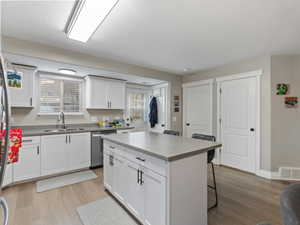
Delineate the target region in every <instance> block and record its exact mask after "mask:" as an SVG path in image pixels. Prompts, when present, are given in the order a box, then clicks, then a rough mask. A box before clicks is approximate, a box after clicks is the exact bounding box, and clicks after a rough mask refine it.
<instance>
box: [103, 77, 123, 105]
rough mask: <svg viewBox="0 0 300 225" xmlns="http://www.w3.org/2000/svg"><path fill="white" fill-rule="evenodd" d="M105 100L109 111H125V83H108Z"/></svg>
mask: <svg viewBox="0 0 300 225" xmlns="http://www.w3.org/2000/svg"><path fill="white" fill-rule="evenodd" d="M107 99H108V102H109V108H110V109H125V83H124V82H119V81H110V82H108V88H107Z"/></svg>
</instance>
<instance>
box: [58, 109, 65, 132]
mask: <svg viewBox="0 0 300 225" xmlns="http://www.w3.org/2000/svg"><path fill="white" fill-rule="evenodd" d="M58 121H61V122H62V128H63V129H66V128H67V127H66V120H65V114H64V112H63V111H61V112H60V113H59V115H58Z"/></svg>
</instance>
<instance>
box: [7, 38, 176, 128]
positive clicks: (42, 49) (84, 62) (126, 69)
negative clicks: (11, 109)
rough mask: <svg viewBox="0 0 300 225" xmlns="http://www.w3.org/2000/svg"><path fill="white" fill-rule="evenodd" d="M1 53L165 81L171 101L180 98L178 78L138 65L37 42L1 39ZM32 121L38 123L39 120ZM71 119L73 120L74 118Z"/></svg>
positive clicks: (173, 125) (173, 122) (18, 113)
mask: <svg viewBox="0 0 300 225" xmlns="http://www.w3.org/2000/svg"><path fill="white" fill-rule="evenodd" d="M2 50H3V51H4V52H8V53H12V54H17V55H26V56H32V57H37V58H41V59H48V60H52V61H57V62H63V63H69V64H75V65H80V66H86V67H91V68H96V69H102V70H108V71H113V72H120V73H124V74H131V75H138V76H141V77H149V78H154V79H159V80H164V81H168V82H169V84H170V96H171V101H172V99H173V96H174V95H179V96H180V98H181V96H182V89H181V76H179V75H175V74H170V73H167V72H162V71H157V70H153V69H148V68H145V67H141V66H136V65H130V64H126V63H121V62H117V61H114V60H109V59H104V58H100V57H95V56H91V55H87V54H83V53H78V52H73V51H70V50H65V49H61V48H56V47H52V46H49V45H44V44H40V43H34V42H30V41H23V40H19V39H15V38H11V37H3V39H2ZM171 103H172V102H171ZM171 103H170V104H169V105H170V110H171V118H173V117H176V121H171V128H172V129H175V130H180V131H181V129H182V122H181V121H182V113H181V111H180V112H179V113H175V112H173V110H172V104H171ZM23 112H24V113H26V112H25V111H24V110H20V112H16V113H14V115H15V116H16V118H18V116H17V115H20V114H22V113H23ZM95 113H96V112H95ZM100 116H101V114H100ZM87 118H88V116H87ZM36 119H37V120H41V119H39V118H36ZM73 119H74V120H76V118H73ZM84 120H85V119H84Z"/></svg>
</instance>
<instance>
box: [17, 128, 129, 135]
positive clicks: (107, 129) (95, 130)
mask: <svg viewBox="0 0 300 225" xmlns="http://www.w3.org/2000/svg"><path fill="white" fill-rule="evenodd" d="M45 129H47V128H45ZM130 129H134V127H118V128H101V127H99V128H91V129H86V130H75V131H58V132H36V133H34V132H32V133H30V132H28V133H26V131H25V132H24V134H23V137H34V136H45V135H59V134H74V133H88V132H97V131H99V132H101V131H110V130H130Z"/></svg>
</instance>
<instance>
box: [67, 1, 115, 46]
mask: <svg viewBox="0 0 300 225" xmlns="http://www.w3.org/2000/svg"><path fill="white" fill-rule="evenodd" d="M118 1H119V0H79V2H78V3H77V5H76V7H75V10H74V13H73V15H72V17H71V20H70V23H69V24H68V27H67V36H68V38H71V39H74V40H77V41H81V42H87V41H88V40H89V38H90V37H91V36H92V35H93V33H94V32H95V31H96V30H97V28H98V27H99V25H101V23H102V22H103V21H104V20H105V18H106V17H107V16H108V15H109V13H110V12H111V10H112V9H113V8H114V6H115V5H116V4H117V3H118Z"/></svg>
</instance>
